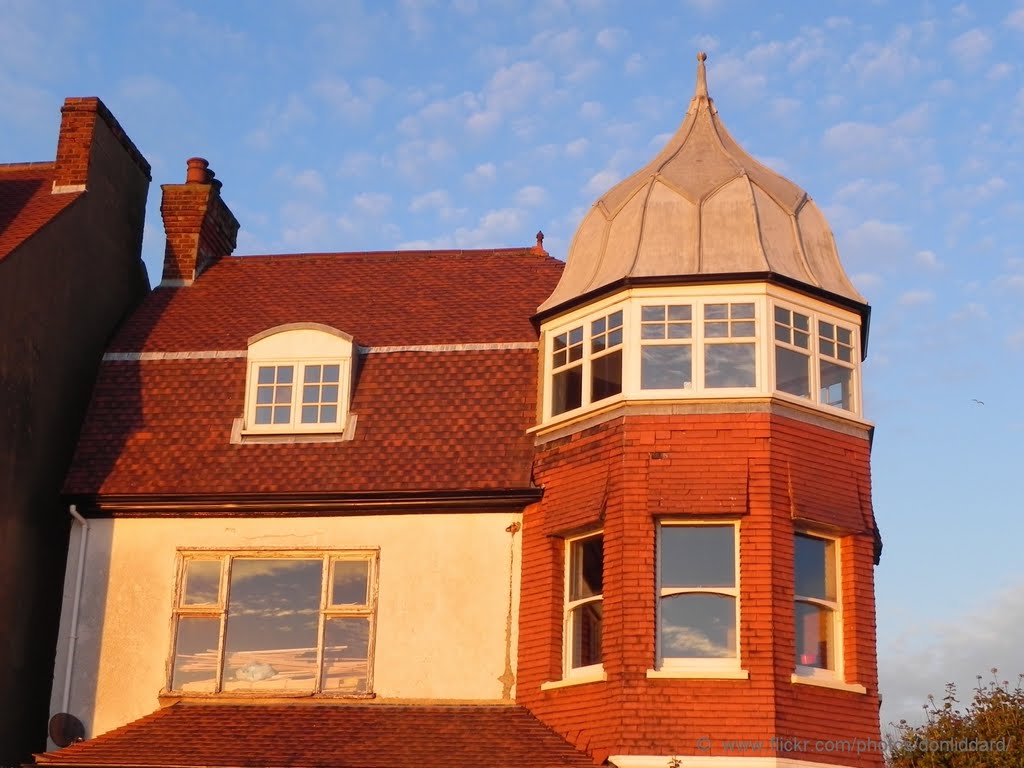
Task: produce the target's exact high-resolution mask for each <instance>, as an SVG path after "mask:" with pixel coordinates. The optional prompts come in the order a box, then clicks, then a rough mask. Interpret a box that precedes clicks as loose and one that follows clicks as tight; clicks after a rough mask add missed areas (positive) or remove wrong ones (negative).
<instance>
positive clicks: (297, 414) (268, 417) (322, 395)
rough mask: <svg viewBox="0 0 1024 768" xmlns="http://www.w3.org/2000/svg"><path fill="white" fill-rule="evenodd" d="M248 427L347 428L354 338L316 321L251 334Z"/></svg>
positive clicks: (278, 430)
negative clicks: (254, 334)
mask: <svg viewBox="0 0 1024 768" xmlns="http://www.w3.org/2000/svg"><path fill="white" fill-rule="evenodd" d="M247 361H248V373H247V381H246V388H245V392H246V405H245V419H244V426H243V432H244V433H249V434H253V433H269V434H301V433H311V432H316V433H322V432H343V431H344V429H345V425H346V422H347V420H348V414H349V403H350V400H351V390H352V337H351V336H349V335H348V334H346V333H342V332H341V331H338V330H336V329H334V328H331V327H329V326H325V325H317V324H313V323H302V324H293V325H285V326H278V327H276V328H271V329H269V330H267V331H264V332H263V333H260V334H257V335H256V336H253V337H252V338H251V339H249V351H248V358H247Z"/></svg>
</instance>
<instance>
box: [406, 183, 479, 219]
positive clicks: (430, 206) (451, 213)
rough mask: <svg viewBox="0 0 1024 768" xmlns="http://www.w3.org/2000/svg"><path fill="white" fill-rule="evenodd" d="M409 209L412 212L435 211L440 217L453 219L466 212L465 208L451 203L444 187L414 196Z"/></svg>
mask: <svg viewBox="0 0 1024 768" xmlns="http://www.w3.org/2000/svg"><path fill="white" fill-rule="evenodd" d="M409 210H410V211H412V212H413V213H424V212H426V211H436V212H437V214H438V216H440V217H441V218H442V219H454V218H456V217H458V216H461V215H462V214H464V213H465V212H466V209H465V208H456V207H455V206H454V205H453V204H452V198H451V195H449V194H448V192H447V190H444V189H434V190H431V191H430V192H426V193H424V194H422V195H418V196H417V197H414V198H413V200H412V202H411V203H410V204H409Z"/></svg>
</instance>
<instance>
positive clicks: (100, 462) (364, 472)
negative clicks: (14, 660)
mask: <svg viewBox="0 0 1024 768" xmlns="http://www.w3.org/2000/svg"><path fill="white" fill-rule="evenodd" d="M561 266H562V264H561V262H558V261H556V260H554V259H550V258H547V257H544V256H539V255H536V254H533V253H531V252H529V251H528V250H526V249H518V250H510V251H483V252H471V253H406V254H378V255H365V254H358V255H351V254H347V255H335V256H327V255H320V256H294V257H272V258H233V259H228V260H225V261H224V262H221V263H220V264H217V265H215V266H214V267H213V268H211V269H210V270H209V271H208V272H207V273H204V274H202V275H201V276H200V278H199V279H198V280H197V281H196V282H195V284H194V285H192V286H190V287H187V288H180V289H163V290H158V291H155V292H154V293H153V295H151V296H150V298H149V299H148V300H147V302H146V303H145V304H144V305H143V307H142V308H141V309H140V310H139V312H138V313H137V314H136V315H135V316H134V317H133V318H132V319H131V320H130V321H129V322H128V324H127V325H126V327H125V328H124V329H123V330H122V332H121V333H120V334H119V336H118V338H117V340H116V341H115V343H114V345H113V347H112V348H113V349H115V350H122V351H124V350H138V349H140V348H141V349H144V350H147V351H149V352H153V351H159V352H183V351H211V350H236V351H237V350H241V351H244V350H245V348H246V340H247V339H248V338H249V337H250V336H252V335H253V334H255V333H257V332H259V331H262V330H265V329H267V328H270V327H274V326H276V325H279V324H284V323H289V322H301V321H309V322H318V323H325V324H327V325H331V326H334V327H336V328H339V329H340V330H343V331H346V332H348V333H351V334H352V335H353V336H354V337H355V343H356V344H358V345H361V346H363V347H371V348H376V349H377V350H379V348H380V347H393V346H420V345H450V344H488V343H504V344H508V343H513V344H516V343H518V344H516V346H517V347H518V346H520V345H521V344H523V343H525V344H526V345H527V346H526V348H512V349H509V348H496V349H475V350H474V349H470V350H463V351H436V350H435V351H415V350H410V351H374V352H372V353H371V354H365V355H363V356H362V359H361V365H360V371H359V374H358V379H357V383H356V386H355V390H354V399H353V401H352V412H353V413H354V414H355V415H356V429H355V437H354V439H353V440H351V441H343V442H319V443H291V444H282V443H274V444H267V443H252V442H248V443H243V444H237V443H236V444H232V443H231V442H230V438H231V430H232V423H233V421H234V420H235V419H236V418H239V417H241V416H242V415H243V411H244V405H245V403H244V400H245V392H244V390H245V373H246V366H245V359H244V358H242V357H236V358H228V359H210V358H206V359H195V358H189V359H157V360H150V359H145V360H127V361H126V360H107V361H105V362H104V363H103V365H102V366H101V369H100V374H99V378H98V380H97V382H96V385H95V389H94V393H93V401H92V404H91V406H90V409H89V413H88V415H87V417H86V421H85V425H84V427H83V430H82V434H81V439H80V441H79V444H78V450H77V454H76V458H75V460H74V463H73V465H72V468H71V471H70V474H69V476H68V480H67V483H66V486H65V491H66V492H67V493H69V494H73V495H92V494H100V495H121V494H126V495H147V494H242V493H252V494H259V493H326V494H330V493H339V494H343V493H344V494H356V493H391V492H393V493H413V492H440V491H454V490H459V491H483V490H501V489H519V490H521V489H527V488H530V487H531V465H532V457H533V441H532V439H531V438H530V437H529V436H528V435H527V434H526V430H527V429H528V428H529V427H530V426H532V425H533V424H534V423H535V420H536V394H537V385H536V381H537V352H536V350H535V349H534V348H533V346H532V345H533V344H535V343H536V340H537V334H536V331H535V329H534V328H533V326H532V325H531V324H530V321H529V318H530V316H531V314H532V313H533V311H534V308H535V307H536V306H537V305H538V304H539V303H540V301H542V300H543V298H544V297H545V296H546V295H547V293H548V292H549V291H550V290H551V289H552V287H553V286H554V284H555V282H556V281H557V279H558V274H559V272H560V270H561Z"/></svg>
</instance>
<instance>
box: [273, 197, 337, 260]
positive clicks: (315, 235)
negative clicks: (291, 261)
mask: <svg viewBox="0 0 1024 768" xmlns="http://www.w3.org/2000/svg"><path fill="white" fill-rule="evenodd" d="M281 220H282V221H285V222H287V223H288V225H287V226H286V227H285V228H284V229H283V230H281V243H282V244H283V245H285V246H286V247H287V248H288V249H289V250H294V251H297V250H306V251H313V250H320V249H323V248H328V247H330V241H331V239H332V238H331V237H330V233H331V220H330V217H329V216H328V215H327V214H326V213H324V212H323V211H321V210H320V209H318V208H316V207H315V206H312V205H307V204H305V203H300V202H296V201H291V202H287V203H285V204H284V205H283V206H282V207H281Z"/></svg>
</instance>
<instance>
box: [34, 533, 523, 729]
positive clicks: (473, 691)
mask: <svg viewBox="0 0 1024 768" xmlns="http://www.w3.org/2000/svg"><path fill="white" fill-rule="evenodd" d="M518 522H521V515H518V514H512V513H466V514H449V515H440V514H409V515H376V516H362V517H317V518H268V519H253V518H204V519H116V520H110V519H105V520H92V521H90V531H89V534H88V536H89V538H88V545H87V550H86V564H85V581H84V584H83V589H82V599H81V603H80V613H79V626H78V639H77V642H76V654H75V662H74V669H73V678H72V687H71V700H70V705H69V707H68V711H70V712H71V713H72V714H74V715H76V716H77V717H79V718H80V719H81V720H82V721H83V723H84V724H85V726H86V731H87V735H88V736H90V737H91V736H95V735H98V734H100V733H104V732H106V731H108V730H110V729H112V728H116V727H118V726H120V725H123V724H124V723H127V722H130V721H132V720H134V719H136V718H139V717H142V716H143V715H146V714H149V713H150V712H152V711H154V710H155V709H157V708H158V706H159V701H158V695H159V694H160V691H161V690H162V689H163V688H164V687H165V685H166V680H165V676H166V665H167V660H168V656H169V654H170V650H171V648H170V646H171V630H172V627H171V608H172V605H173V600H174V590H175V578H176V558H177V552H178V550H180V549H190V548H217V549H238V550H251V549H282V550H284V549H289V550H294V549H323V550H327V549H349V548H366V547H376V548H379V550H380V564H379V574H378V589H379V597H378V615H377V635H376V644H375V648H374V663H373V666H374V685H373V688H374V692H375V694H376V700H378V701H389V700H395V699H429V700H500V699H502V698H507V697H509V696H511V695H513V694H514V691H512V690H511V689H509V688H507V687H506V686H505V684H504V683H503V681H502V680H501V679H499V678H503V676H504V673H505V669H506V659H510V660H511V664H512V665H513V667H512V669H513V672H514V664H515V658H516V641H517V617H518V611H519V582H520V579H519V567H520V563H521V558H520V554H521V553H520V547H519V544H520V537H519V536H518V535H517V534H514V533H511V532H509V531H507V530H506V529H507V528H508V527H509V526H510V525H511V524H512V523H518ZM81 535H82V531H81V529H80V528H78V527H76V530H75V531H74V532H73V534H72V541H71V547H70V556H69V561H68V566H67V577H66V581H65V589H64V605H63V609H62V618H61V632H60V640H59V643H58V647H57V658H56V665H55V669H54V689H53V693H52V696H51V711H52V712H58V711H61V706H62V697H63V681H64V675H65V669H66V662H67V655H68V643H69V636H70V634H71V632H72V628H71V626H70V624H71V620H70V619H71V613H72V605H71V603H72V600H73V595H74V591H75V577H76V574H77V570H78V563H77V557H78V547H79V537H80V536H81ZM510 616H511V618H512V620H511V624H509V621H508V619H509V617H510ZM507 628H508V629H507Z"/></svg>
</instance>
